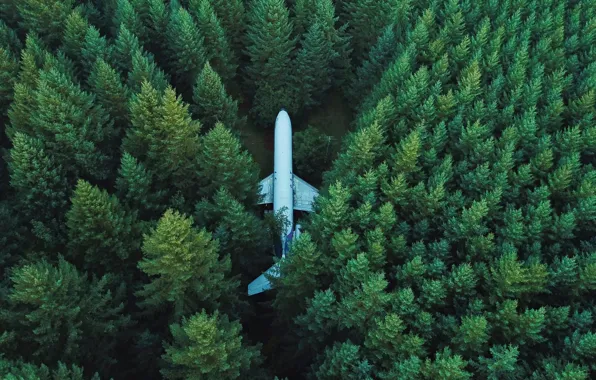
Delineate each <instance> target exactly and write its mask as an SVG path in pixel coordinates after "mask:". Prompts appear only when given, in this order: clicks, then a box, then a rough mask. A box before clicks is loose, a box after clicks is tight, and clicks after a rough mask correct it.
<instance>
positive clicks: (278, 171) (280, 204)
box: [273, 109, 294, 257]
mask: <svg viewBox="0 0 596 380" xmlns="http://www.w3.org/2000/svg"><path fill="white" fill-rule="evenodd" d="M274 138H275V143H274V158H273V160H274V161H273V212H274V213H275V215H278V213H281V214H283V215H284V217H285V218H286V220H287V221H288V222H289V223H288V225H287V226H286V228H285V229H284V230H283V231H282V234H281V236H280V238H281V243H282V257H285V255H286V252H285V249H286V248H285V245H286V244H284V242H285V240H286V237H287V236H288V235H289V234H290V233H291V232H292V228H293V226H294V186H293V179H294V173H293V172H292V122H291V121H290V116H289V115H288V113H287V112H286V111H285V110H284V109H282V110H281V111H280V112H279V114H278V115H277V119H275V137H274Z"/></svg>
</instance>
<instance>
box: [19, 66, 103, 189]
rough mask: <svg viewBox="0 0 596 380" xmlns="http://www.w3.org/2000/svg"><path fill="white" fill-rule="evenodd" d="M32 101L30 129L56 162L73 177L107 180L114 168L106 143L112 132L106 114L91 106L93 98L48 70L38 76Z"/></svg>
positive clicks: (52, 70)
mask: <svg viewBox="0 0 596 380" xmlns="http://www.w3.org/2000/svg"><path fill="white" fill-rule="evenodd" d="M33 98H34V108H33V110H34V112H33V113H32V114H31V120H30V121H29V122H30V127H31V129H32V130H35V131H37V133H38V134H39V137H40V138H42V140H43V143H44V145H45V146H46V149H47V151H48V152H50V153H51V154H52V155H53V156H54V157H55V159H56V162H57V163H59V164H60V165H62V166H63V168H64V170H66V171H67V172H68V173H71V174H72V175H73V176H78V175H79V174H81V175H89V176H91V177H92V178H97V179H105V178H107V177H108V176H109V175H110V168H111V166H112V165H113V162H112V160H113V157H111V155H112V154H113V151H111V150H112V149H113V147H110V146H109V141H110V139H111V138H112V137H113V135H114V130H113V127H112V124H111V122H109V121H108V118H107V115H106V113H105V111H104V110H103V109H102V108H101V107H99V106H97V105H95V104H94V103H93V101H94V98H93V96H92V95H90V94H88V93H86V92H84V91H82V90H81V89H80V87H79V86H78V85H77V84H75V83H73V82H71V81H70V79H69V78H68V77H67V76H66V75H65V74H63V73H61V72H59V71H58V70H56V69H50V70H49V71H42V72H41V73H40V77H39V82H38V88H37V89H36V91H35V93H34V94H33ZM50 105H52V106H50ZM65 121H68V122H67V123H65Z"/></svg>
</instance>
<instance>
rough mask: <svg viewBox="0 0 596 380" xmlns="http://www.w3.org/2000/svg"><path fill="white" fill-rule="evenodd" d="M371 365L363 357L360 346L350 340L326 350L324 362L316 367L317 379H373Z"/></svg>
mask: <svg viewBox="0 0 596 380" xmlns="http://www.w3.org/2000/svg"><path fill="white" fill-rule="evenodd" d="M371 375H372V368H371V365H370V364H369V363H368V362H367V361H366V359H363V358H362V354H361V353H360V347H359V346H358V345H355V344H353V343H352V342H350V341H349V340H348V341H347V342H344V343H341V344H340V343H336V344H335V345H333V347H332V348H330V349H327V350H325V353H324V356H323V360H322V363H321V364H320V365H319V366H318V367H316V368H315V369H314V376H315V377H316V378H317V379H337V378H342V379H353V380H356V379H366V380H369V379H372V376H371Z"/></svg>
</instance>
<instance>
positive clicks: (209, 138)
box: [198, 123, 259, 206]
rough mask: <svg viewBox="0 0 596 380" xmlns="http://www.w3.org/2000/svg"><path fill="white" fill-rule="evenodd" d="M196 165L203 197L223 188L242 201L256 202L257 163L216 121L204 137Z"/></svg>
mask: <svg viewBox="0 0 596 380" xmlns="http://www.w3.org/2000/svg"><path fill="white" fill-rule="evenodd" d="M198 165H199V178H200V181H201V188H200V192H201V194H202V195H203V196H204V197H211V196H213V195H214V194H215V192H216V191H217V190H219V189H220V188H222V187H224V188H225V189H227V190H228V191H229V192H230V194H231V195H232V196H233V197H234V198H236V199H237V200H238V201H240V202H242V203H243V204H245V205H251V206H252V205H254V204H256V201H257V188H258V173H259V172H258V167H257V164H256V163H255V161H254V159H253V158H252V157H251V155H250V154H249V153H248V151H246V150H244V149H243V148H242V145H241V143H240V141H239V140H238V138H237V137H236V136H234V135H233V134H232V133H231V132H230V130H229V129H228V128H226V127H225V126H224V125H223V124H221V123H217V124H216V125H215V127H214V128H213V129H212V130H210V131H209V132H208V133H207V134H206V135H205V136H204V137H203V139H202V146H201V150H200V153H199V156H198Z"/></svg>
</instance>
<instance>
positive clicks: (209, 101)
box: [193, 62, 244, 129]
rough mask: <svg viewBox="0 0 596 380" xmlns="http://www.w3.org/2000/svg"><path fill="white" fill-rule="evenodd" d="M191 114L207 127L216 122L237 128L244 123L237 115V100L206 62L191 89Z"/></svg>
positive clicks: (209, 127)
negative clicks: (229, 93) (192, 104)
mask: <svg viewBox="0 0 596 380" xmlns="http://www.w3.org/2000/svg"><path fill="white" fill-rule="evenodd" d="M193 102H194V106H193V114H194V115H195V116H196V117H197V118H198V119H199V120H200V121H201V124H202V125H203V126H205V127H206V128H207V129H211V128H213V126H215V124H216V123H217V122H221V123H223V124H224V125H225V126H227V127H228V128H239V127H241V126H242V125H243V124H244V123H243V122H244V120H243V119H240V118H239V116H238V102H237V101H236V100H234V99H232V97H231V96H230V95H228V93H227V92H226V89H225V87H224V85H223V83H222V81H221V78H220V76H219V75H218V74H217V72H215V71H214V70H213V69H212V68H211V65H210V64H209V63H208V62H207V63H206V64H205V67H204V68H203V70H202V71H201V74H200V75H199V77H198V78H197V81H196V83H195V86H194V91H193Z"/></svg>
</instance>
